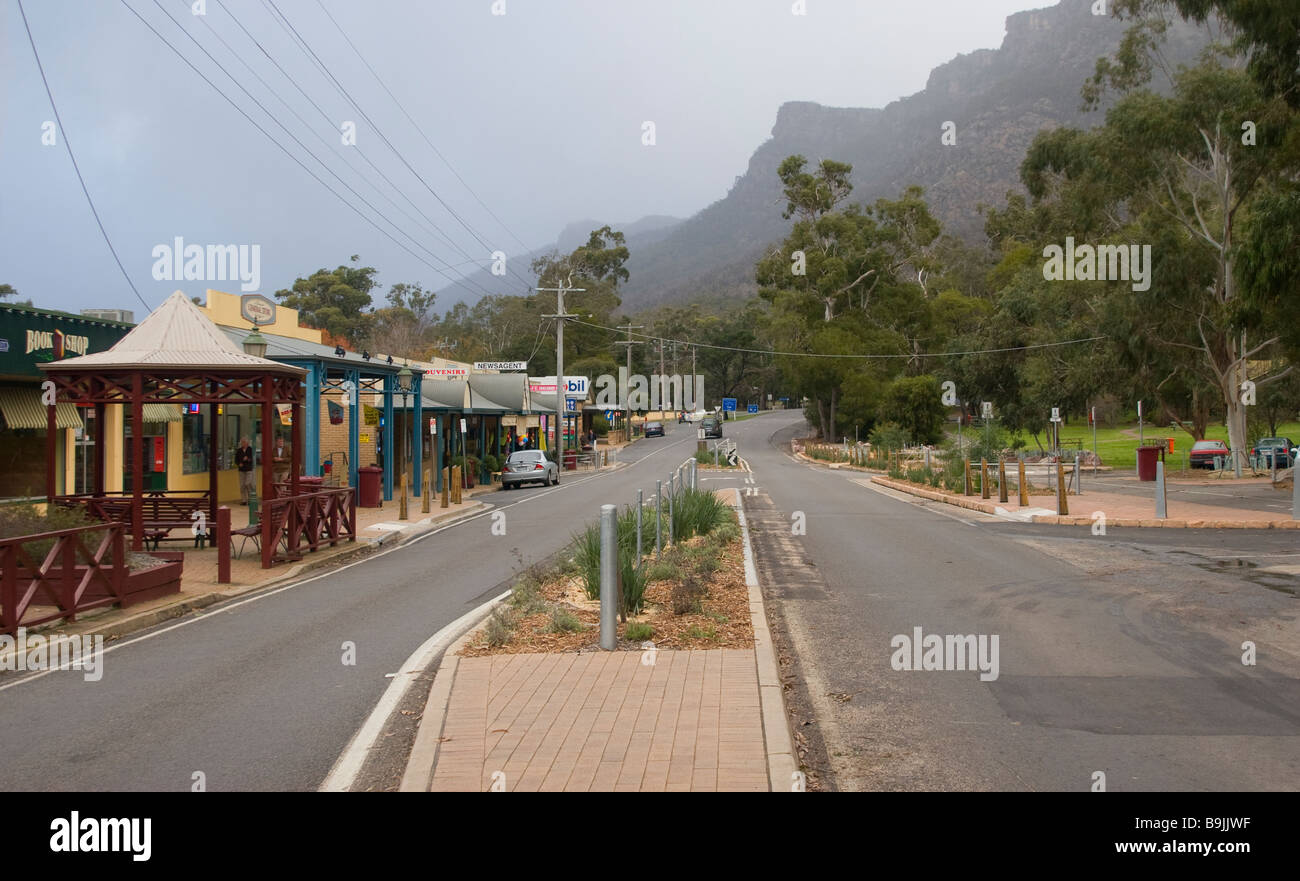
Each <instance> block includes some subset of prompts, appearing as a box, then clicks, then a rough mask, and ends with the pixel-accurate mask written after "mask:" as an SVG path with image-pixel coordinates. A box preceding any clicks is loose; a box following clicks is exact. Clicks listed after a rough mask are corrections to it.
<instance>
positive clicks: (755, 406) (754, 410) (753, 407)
mask: <svg viewBox="0 0 1300 881" xmlns="http://www.w3.org/2000/svg"><path fill="white" fill-rule="evenodd" d="M746 409H747V410H749V412H750V413H757V412H758V404H750V405H749V406H748V407H747V408H746Z"/></svg>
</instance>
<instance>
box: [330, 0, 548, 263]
mask: <svg viewBox="0 0 1300 881" xmlns="http://www.w3.org/2000/svg"><path fill="white" fill-rule="evenodd" d="M316 5H317V6H319V7H320V8H321V12H324V13H325V16H326V17H327V18H328V19H329V20H330V22H331V23H333V25H334V27H335V29H337V30H338V32H339V33H340V34H341V35H342V36H343V39H344V40H346V41H347V44H348V45H349V46H351V47H352V51H353V52H354V53H356V56H357V58H359V59H361V63H362V64H364V65H365V66H366V69H367V70H369V71H370V74H371V76H373V77H374V78H375V82H377V83H379V85H380V87H381V88H383V90H384V91H385V92H387V93H388V97H390V98H392V99H393V103H394V104H396V105H397V109H398V110H400V111H402V115H403V116H405V117H406V119H407V121H408V122H410V123H411V125H412V126H413V127H414V128H415V130H416V131H417V132H419V133H420V137H422V138H424V142H425V143H426V144H428V145H429V149H430V150H432V151H433V153H434V155H435V156H437V157H438V158H439V159H441V160H442V164H443V165H446V166H447V170H448V171H450V172H451V173H452V174H453V175H454V176H455V178H456V180H458V181H460V183H461V186H463V187H464V188H465V190H466V191H467V192H468V193H469V194H470V195H471V196H473V197H474V201H475V202H478V204H479V206H480V207H481V208H482V209H483V210H484V211H486V212H487V213H488V216H489V217H491V218H492V219H493V220H495V221H496V222H497V224H498V225H499V226H500V227H501V228H502V229H503V230H505V231H506V233H507V234H509V236H510V237H511V238H512V239H514V240H515V242H516V243H517V244H518V245H519V247H521V248H523V249H524V252H525V253H527V251H528V246H527V245H525V244H524V243H523V242H522V241H521V240H520V238H519V236H517V235H515V233H514V231H513V230H512V229H510V227H508V226H506V224H505V221H503V220H502V219H501V218H499V217H497V216H496V214H494V213H493V212H492V209H491V208H489V207H488V206H487V205H485V204H484V203H483V200H482V199H480V198H479V197H478V193H476V192H474V190H473V189H472V188H471V187H470V185H469V184H468V183H466V182H465V179H464V178H463V177H461V176H460V174H459V173H458V172H457V171H456V169H455V168H453V167H452V164H451V163H450V162H449V161H447V157H446V156H443V155H442V151H441V150H439V149H438V148H437V147H435V146H434V145H433V141H431V140H429V136H428V135H426V134H425V133H424V129H423V128H421V127H420V124H419V123H417V122H416V121H415V120H414V119H413V118H412V117H411V114H409V113H407V112H406V108H405V107H403V106H402V102H401V101H399V100H397V96H396V95H394V94H393V91H392V89H390V88H388V85H387V84H386V83H385V82H384V81H383V79H381V78H380V76H379V74H378V73H376V72H375V69H374V68H373V67H371V65H370V61H369V60H367V59H366V57H365V56H364V55H362V54H361V50H359V49H358V48H357V47H356V44H355V43H353V42H352V38H351V37H349V36H348V34H347V31H345V30H343V28H342V27H340V26H339V23H338V22H337V21H335V19H334V16H333V15H331V14H330V11H329V10H328V9H326V8H325V4H324V3H323V2H321V0H316Z"/></svg>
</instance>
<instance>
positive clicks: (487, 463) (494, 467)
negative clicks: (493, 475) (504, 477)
mask: <svg viewBox="0 0 1300 881" xmlns="http://www.w3.org/2000/svg"><path fill="white" fill-rule="evenodd" d="M483 467H484V468H486V469H487V470H488V471H500V470H501V460H500V459H498V458H497V457H496V456H494V455H492V454H491V453H488V454H487V455H486V456H484V457H483Z"/></svg>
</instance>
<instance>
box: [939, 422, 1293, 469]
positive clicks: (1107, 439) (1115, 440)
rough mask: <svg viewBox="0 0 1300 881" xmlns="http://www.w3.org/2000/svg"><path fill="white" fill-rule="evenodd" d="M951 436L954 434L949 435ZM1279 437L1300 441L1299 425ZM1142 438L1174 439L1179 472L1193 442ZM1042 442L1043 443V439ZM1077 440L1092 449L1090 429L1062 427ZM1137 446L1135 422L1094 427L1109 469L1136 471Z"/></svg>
mask: <svg viewBox="0 0 1300 881" xmlns="http://www.w3.org/2000/svg"><path fill="white" fill-rule="evenodd" d="M969 431H972V432H977V431H979V428H978V427H974V426H973V427H972V428H971V429H969ZM950 433H951V434H953V435H954V436H955V435H956V431H955V430H952V431H951V432H950ZM1278 434H1279V435H1281V436H1282V437H1289V438H1291V439H1292V440H1296V439H1297V438H1300V422H1283V423H1280V424H1279V425H1278ZM1142 436H1143V438H1144V439H1145V440H1146V441H1148V442H1150V441H1152V440H1154V439H1156V438H1167V437H1172V438H1173V439H1174V452H1173V454H1172V455H1168V454H1166V458H1165V461H1166V462H1168V463H1169V465H1168V467H1169V468H1170V470H1182V469H1184V468H1185V465H1186V458H1185V457H1186V455H1187V452H1188V451H1189V450H1191V448H1192V444H1193V443H1194V441H1193V440H1192V436H1191V435H1190V434H1188V433H1187V432H1186V431H1183V430H1182V429H1181V428H1170V427H1167V426H1165V427H1160V426H1156V425H1152V424H1151V423H1149V422H1148V423H1146V424H1145V425H1144V426H1143V429H1142ZM1039 437H1040V438H1041V439H1043V440H1044V441H1045V440H1046V439H1045V437H1044V436H1043V435H1041V434H1040V435H1039ZM1074 438H1079V439H1081V440H1082V441H1083V448H1084V449H1085V450H1090V449H1092V429H1091V428H1089V427H1088V424H1087V423H1086V422H1084V423H1066V424H1065V425H1062V426H1061V440H1062V441H1067V440H1071V439H1074ZM1205 439H1206V440H1221V441H1223V442H1224V443H1227V441H1228V429H1227V428H1226V427H1225V426H1223V425H1211V426H1210V427H1209V428H1207V429H1206V431H1205ZM1027 440H1028V441H1029V447H1028V449H1030V450H1034V449H1036V447H1035V445H1034V442H1033V439H1032V438H1027ZM1137 446H1138V425H1137V423H1136V422H1133V423H1130V424H1127V425H1120V426H1117V427H1115V428H1106V427H1103V426H1098V427H1097V452H1098V453H1100V454H1101V462H1102V464H1103V465H1109V466H1110V467H1112V468H1115V469H1116V470H1121V469H1125V468H1128V469H1136V468H1137Z"/></svg>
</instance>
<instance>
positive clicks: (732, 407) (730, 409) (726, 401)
mask: <svg viewBox="0 0 1300 881" xmlns="http://www.w3.org/2000/svg"><path fill="white" fill-rule="evenodd" d="M722 409H723V411H724V412H727V413H735V412H736V399H735V398H723V399H722Z"/></svg>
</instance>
